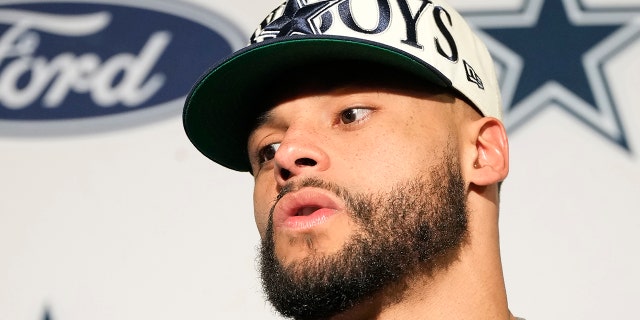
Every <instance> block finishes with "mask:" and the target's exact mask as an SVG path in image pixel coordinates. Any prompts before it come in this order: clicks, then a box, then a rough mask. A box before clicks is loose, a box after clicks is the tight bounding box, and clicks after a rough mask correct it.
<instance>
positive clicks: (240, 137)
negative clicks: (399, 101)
mask: <svg viewBox="0 0 640 320" xmlns="http://www.w3.org/2000/svg"><path fill="white" fill-rule="evenodd" d="M347 60H355V61H362V62H371V63H375V64H377V65H385V66H387V67H391V68H393V69H398V71H399V74H406V73H408V74H413V75H414V76H417V77H420V78H423V79H425V80H427V81H429V82H431V83H433V84H435V85H438V86H443V87H451V82H450V81H449V80H448V79H447V78H446V77H445V76H443V75H442V74H441V73H440V72H438V71H437V70H435V69H434V68H433V67H431V66H430V65H428V64H425V63H423V62H421V60H420V59H418V58H416V57H413V56H411V55H408V54H407V53H405V52H399V51H398V50H397V49H394V48H392V47H389V46H384V45H381V44H379V43H373V42H366V41H364V40H362V39H353V38H347V37H336V36H327V35H322V36H310V35H305V36H301V37H297V36H290V37H283V38H276V39H274V40H273V41H269V40H267V41H263V42H260V43H258V44H254V45H251V46H248V47H246V48H244V49H242V50H240V51H238V52H236V53H235V54H233V55H232V56H231V57H229V58H227V59H225V60H223V61H222V62H220V63H219V64H217V65H215V66H214V67H213V68H211V69H210V70H209V71H208V72H207V73H206V74H205V75H204V76H203V77H202V78H201V79H200V80H199V81H198V82H197V83H196V84H195V86H194V87H193V89H192V90H191V93H190V94H189V96H188V97H187V100H186V103H185V108H184V112H183V124H184V128H185V131H186V133H187V136H188V137H189V139H190V140H191V142H192V143H193V144H194V145H195V146H196V148H197V149H198V150H199V151H200V152H202V154H204V155H205V156H207V157H208V158H210V159H211V160H213V161H215V162H217V163H219V164H220V165H223V166H225V167H227V168H230V169H233V170H237V171H250V170H251V165H250V163H249V157H248V154H247V141H248V138H249V135H250V133H251V131H252V130H253V128H254V126H255V124H256V119H257V118H258V117H259V116H260V115H261V114H262V113H264V112H265V111H266V110H267V109H268V108H269V107H271V106H267V105H265V101H264V99H261V98H262V97H263V95H264V94H265V92H264V88H265V87H269V88H281V90H287V83H288V81H292V79H287V78H286V77H284V75H283V74H282V72H279V71H281V70H284V69H291V68H292V67H304V66H305V65H311V64H314V65H316V64H323V63H331V62H332V61H347ZM267 84H269V85H267ZM274 84H276V85H274Z"/></svg>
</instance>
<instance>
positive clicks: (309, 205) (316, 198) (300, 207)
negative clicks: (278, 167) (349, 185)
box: [273, 187, 343, 231]
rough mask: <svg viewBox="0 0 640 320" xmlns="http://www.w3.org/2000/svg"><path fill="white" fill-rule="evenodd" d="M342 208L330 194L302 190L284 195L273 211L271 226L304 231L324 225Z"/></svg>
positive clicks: (319, 190) (311, 189)
mask: <svg viewBox="0 0 640 320" xmlns="http://www.w3.org/2000/svg"><path fill="white" fill-rule="evenodd" d="M342 208H343V206H342V205H341V204H340V202H339V201H338V200H337V199H336V198H335V196H334V195H333V194H331V193H330V192H328V191H326V190H323V189H318V188H309V187H308V188H302V189H300V190H297V191H294V192H291V193H287V194H285V195H284V196H283V197H282V198H281V199H280V200H279V201H278V203H276V205H275V208H274V210H273V225H274V227H275V228H281V229H286V230H291V231H305V230H308V229H311V228H314V227H316V226H318V225H321V224H323V223H325V222H326V221H327V220H328V219H329V218H330V217H331V216H333V215H335V214H336V213H338V212H341V211H342ZM300 213H304V215H300Z"/></svg>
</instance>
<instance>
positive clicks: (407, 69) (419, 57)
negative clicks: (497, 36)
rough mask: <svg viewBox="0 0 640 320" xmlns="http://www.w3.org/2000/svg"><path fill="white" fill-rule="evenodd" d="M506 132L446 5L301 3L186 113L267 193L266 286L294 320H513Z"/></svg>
mask: <svg viewBox="0 0 640 320" xmlns="http://www.w3.org/2000/svg"><path fill="white" fill-rule="evenodd" d="M500 119H501V106H500V96H499V92H498V84H497V80H496V76H495V74H494V71H493V62H492V61H491V58H490V56H489V53H488V52H487V50H486V48H485V47H484V45H483V44H482V42H481V41H480V40H479V39H478V38H477V37H476V36H475V35H474V34H473V32H472V31H471V29H470V28H469V27H468V26H467V24H466V23H465V22H464V21H463V20H462V18H461V16H460V15H459V14H458V13H456V12H455V11H454V10H453V9H452V8H451V7H450V6H449V5H447V4H446V3H444V2H442V1H440V0H432V1H427V0H420V1H419V0H415V1H413V0H388V1H384V0H379V1H373V0H362V1H355V0H352V1H350V0H330V1H316V0H309V1H306V2H305V1H302V0H289V1H287V2H286V3H284V4H283V5H282V6H280V7H278V8H277V9H276V10H274V11H273V12H272V13H271V14H269V15H268V17H267V19H266V20H265V21H264V22H263V23H262V24H261V25H260V27H259V28H258V30H257V31H256V32H255V33H254V35H253V36H252V39H251V44H250V45H249V46H248V47H246V48H244V49H242V50H240V51H238V52H236V53H234V54H233V55H232V56H231V57H229V58H227V59H225V60H224V61H222V62H220V63H219V64H217V65H216V66H214V67H213V68H212V69H211V70H210V71H209V72H208V73H207V74H206V75H205V76H204V77H203V78H202V79H200V81H199V82H198V83H197V84H196V86H195V87H194V89H193V91H192V92H191V94H190V95H189V97H188V99H187V102H186V106H185V110H184V124H185V129H186V132H187V135H188V136H189V138H190V139H191V141H192V142H193V144H194V145H195V146H196V147H197V148H198V149H199V150H200V151H201V152H202V153H203V154H205V155H206V156H207V157H209V158H211V159H212V160H213V161H215V162H217V163H219V164H221V165H223V166H226V167H228V168H231V169H234V170H239V171H249V172H250V173H251V174H252V175H253V176H254V178H255V188H254V207H255V210H254V214H255V219H256V223H257V225H258V229H259V231H260V235H261V237H262V246H261V263H260V267H261V276H262V280H263V287H264V289H265V292H266V294H267V298H268V299H269V301H270V302H271V303H272V304H273V305H274V307H275V308H276V310H278V311H279V312H280V313H281V314H282V315H284V316H287V317H292V318H295V319H514V318H513V316H512V315H511V313H510V312H509V310H508V306H507V299H506V292H505V291H506V290H505V287H504V280H503V275H502V268H501V262H500V253H499V241H498V200H499V199H498V192H499V184H500V183H501V181H502V180H503V179H504V178H505V177H506V175H507V172H508V168H509V160H508V159H509V157H508V144H507V138H506V134H505V129H504V126H503V124H502V122H501V120H500Z"/></svg>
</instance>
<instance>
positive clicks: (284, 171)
mask: <svg viewBox="0 0 640 320" xmlns="http://www.w3.org/2000/svg"><path fill="white" fill-rule="evenodd" d="M280 177H281V178H282V180H288V179H289V178H290V177H291V171H289V170H287V169H280Z"/></svg>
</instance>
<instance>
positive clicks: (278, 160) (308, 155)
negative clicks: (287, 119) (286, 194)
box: [274, 131, 329, 186]
mask: <svg viewBox="0 0 640 320" xmlns="http://www.w3.org/2000/svg"><path fill="white" fill-rule="evenodd" d="M321 142H322V139H321V138H320V137H318V136H316V135H312V134H310V133H309V132H304V131H300V132H287V135H286V136H285V138H284V139H283V140H282V141H281V143H280V147H279V148H278V150H277V151H276V154H275V157H274V160H275V170H274V173H275V178H276V181H277V183H278V185H279V186H284V184H286V183H287V182H289V181H290V180H291V179H292V178H294V177H296V176H302V175H306V174H309V175H313V174H317V173H319V172H322V171H324V170H326V169H327V168H328V167H329V157H328V155H327V153H326V152H325V151H324V150H323V148H322V146H321V145H320V143H321Z"/></svg>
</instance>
